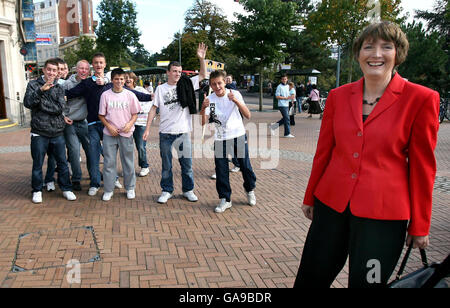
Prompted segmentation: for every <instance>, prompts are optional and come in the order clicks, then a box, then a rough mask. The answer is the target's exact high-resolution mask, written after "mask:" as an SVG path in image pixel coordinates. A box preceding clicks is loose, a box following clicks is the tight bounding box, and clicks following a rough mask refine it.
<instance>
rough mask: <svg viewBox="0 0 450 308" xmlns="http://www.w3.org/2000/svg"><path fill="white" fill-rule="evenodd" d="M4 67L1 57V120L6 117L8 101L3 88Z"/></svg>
mask: <svg viewBox="0 0 450 308" xmlns="http://www.w3.org/2000/svg"><path fill="white" fill-rule="evenodd" d="M3 87H4V86H3V68H2V61H1V59H0V120H1V119H6V101H5V91H4V88H3Z"/></svg>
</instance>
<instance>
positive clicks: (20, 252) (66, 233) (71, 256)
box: [11, 227, 101, 273]
mask: <svg viewBox="0 0 450 308" xmlns="http://www.w3.org/2000/svg"><path fill="white" fill-rule="evenodd" d="M70 260H77V261H78V262H79V263H80V264H83V263H93V262H97V261H100V260H101V258H100V250H99V248H98V245H97V239H96V237H95V232H94V228H93V227H75V228H69V229H60V230H54V231H40V232H34V233H24V234H21V235H19V240H18V242H17V248H16V253H15V255H14V260H13V264H12V268H11V272H13V273H19V272H25V271H37V270H42V269H49V268H55V267H66V265H67V264H68V263H69V261H70Z"/></svg>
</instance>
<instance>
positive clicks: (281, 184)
mask: <svg viewBox="0 0 450 308" xmlns="http://www.w3.org/2000/svg"><path fill="white" fill-rule="evenodd" d="M251 107H252V108H256V106H254V105H251ZM279 117H280V115H279V113H278V112H263V113H256V112H254V113H253V118H252V122H253V123H256V124H257V125H259V124H260V123H270V122H274V121H276V120H278V119H279ZM250 125H252V124H250ZM319 125H320V121H319V120H318V119H317V118H316V119H306V118H305V117H304V116H303V115H297V125H296V126H295V127H294V128H293V134H294V135H295V136H296V138H295V139H292V140H291V139H279V147H280V152H279V153H280V159H279V163H278V164H277V165H276V167H275V168H274V169H271V170H268V169H264V168H263V167H264V163H266V164H267V163H268V162H269V161H270V159H269V158H267V157H264V158H261V157H258V158H254V159H252V164H253V167H254V169H255V173H256V176H257V188H256V196H257V200H258V204H257V205H256V206H255V207H250V206H248V205H246V196H245V194H244V190H243V188H242V178H241V175H240V174H231V175H230V179H231V185H232V188H233V196H232V199H233V207H232V208H231V209H230V210H227V211H226V212H225V213H223V214H215V213H214V207H215V206H216V205H217V203H218V197H217V193H216V190H215V183H214V181H212V180H210V178H209V176H210V175H211V173H212V172H213V167H214V162H213V160H212V159H211V158H203V159H202V158H195V159H194V174H195V180H196V193H197V195H198V197H199V199H200V201H198V202H197V203H189V202H188V201H186V200H184V199H183V198H182V197H181V183H180V182H181V180H180V177H181V175H180V168H179V165H177V164H175V165H174V178H175V197H174V198H173V199H172V200H170V201H169V202H168V203H167V204H166V205H160V204H158V203H156V200H157V198H158V196H159V194H160V187H159V180H160V172H161V161H160V157H159V151H158V146H157V143H158V139H157V130H156V129H153V130H152V134H151V137H150V140H149V150H148V158H149V161H150V165H151V166H150V169H151V173H150V175H149V176H147V177H145V178H137V186H136V199H135V200H132V201H130V200H127V199H126V196H125V192H124V190H123V189H122V190H116V191H115V195H114V197H113V199H112V201H111V202H108V203H105V202H102V201H101V193H102V190H100V193H99V195H98V196H96V197H89V196H88V195H87V188H88V183H89V182H88V180H87V179H85V180H83V182H82V185H83V191H82V192H78V193H77V197H78V199H77V201H75V202H68V201H65V199H63V198H62V196H61V191H60V190H59V189H57V191H56V192H53V193H46V192H44V194H43V198H44V203H43V204H42V205H34V204H32V203H31V193H30V190H31V188H30V180H31V179H30V177H31V166H32V160H31V156H30V153H29V129H20V130H15V131H13V132H6V133H0V287H72V288H79V287H81V288H89V287H91V288H98V287H171V288H174V287H195V288H197V287H207V288H210V287H211V288H213V287H258V288H266V287H280V288H286V287H291V286H292V285H293V282H294V279H295V275H296V272H297V269H298V265H299V262H300V256H301V250H302V247H303V244H304V240H305V237H306V233H307V231H308V227H309V221H308V220H307V219H305V218H304V217H303V215H302V213H301V210H300V204H301V200H302V197H303V194H304V191H305V186H306V181H307V179H308V176H309V172H310V168H311V163H312V157H313V154H314V151H315V146H316V142H317V137H318V130H319ZM197 133H198V132H197ZM264 136H267V130H264V131H260V132H259V134H258V138H256V137H255V136H254V137H251V139H250V146H251V147H252V148H253V149H256V148H258V147H260V148H261V147H264V143H263V137H264ZM256 140H258V142H256ZM277 141H278V139H276V140H270V137H269V141H268V143H267V144H268V145H269V146H270V145H276V144H277ZM205 148H208V147H205ZM200 149H201V146H200V144H199V143H197V144H196V145H195V151H197V152H198V151H200ZM266 154H267V153H266ZM436 156H437V160H438V173H437V176H438V177H437V181H436V189H435V192H434V209H433V221H432V226H431V247H430V248H429V249H428V255H429V259H430V261H432V262H433V261H441V260H443V258H444V257H445V256H446V255H447V254H448V253H449V252H450V240H449V239H450V222H449V203H450V202H449V201H450V123H448V122H447V123H444V124H443V125H442V126H441V129H440V132H439V143H438V148H437V150H436ZM83 161H85V157H84V156H83ZM83 165H84V164H83ZM119 169H120V168H119ZM83 170H84V175H87V172H86V169H85V167H84V168H83ZM121 181H122V182H123V179H122V178H121ZM84 226H92V227H93V228H94V230H95V240H96V241H95V240H94V237H93V236H92V232H90V231H89V230H86V229H82V228H80V227H84ZM22 234H25V235H24V236H22V238H21V240H20V245H18V243H19V236H20V235H22ZM97 247H98V251H99V252H100V258H101V260H100V261H95V260H91V259H93V258H94V257H95V256H96V254H97ZM15 257H16V260H15ZM71 259H77V260H80V262H82V263H83V262H87V263H83V264H81V265H80V266H81V283H73V284H69V283H68V282H67V279H66V276H67V274H68V273H69V271H70V270H71V268H67V267H65V265H66V264H67V263H68V262H69V260H71ZM89 260H91V261H89ZM13 261H15V264H16V265H17V266H20V267H21V268H24V269H28V270H29V271H24V272H18V273H14V272H11V267H12V264H13ZM94 261H95V262H94ZM411 261H412V262H411V263H410V264H409V267H410V268H409V270H412V269H415V268H418V267H419V265H420V263H419V258H418V256H413V258H412V259H411ZM33 269H34V270H33ZM347 272H348V269H347V267H345V268H344V271H343V272H342V273H341V274H340V275H339V276H338V278H337V280H336V281H335V283H334V284H333V286H334V287H346V286H347V281H346V277H347Z"/></svg>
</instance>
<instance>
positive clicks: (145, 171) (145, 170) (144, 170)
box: [139, 168, 150, 176]
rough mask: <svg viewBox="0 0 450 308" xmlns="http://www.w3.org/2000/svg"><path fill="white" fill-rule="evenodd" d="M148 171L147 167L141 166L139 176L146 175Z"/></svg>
mask: <svg viewBox="0 0 450 308" xmlns="http://www.w3.org/2000/svg"><path fill="white" fill-rule="evenodd" d="M149 173H150V169H148V168H142V169H141V172H139V176H146V175H147V174H149Z"/></svg>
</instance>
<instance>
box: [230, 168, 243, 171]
mask: <svg viewBox="0 0 450 308" xmlns="http://www.w3.org/2000/svg"><path fill="white" fill-rule="evenodd" d="M240 170H241V168H239V167H234V168H233V169H231V170H230V172H239V171H240Z"/></svg>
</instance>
